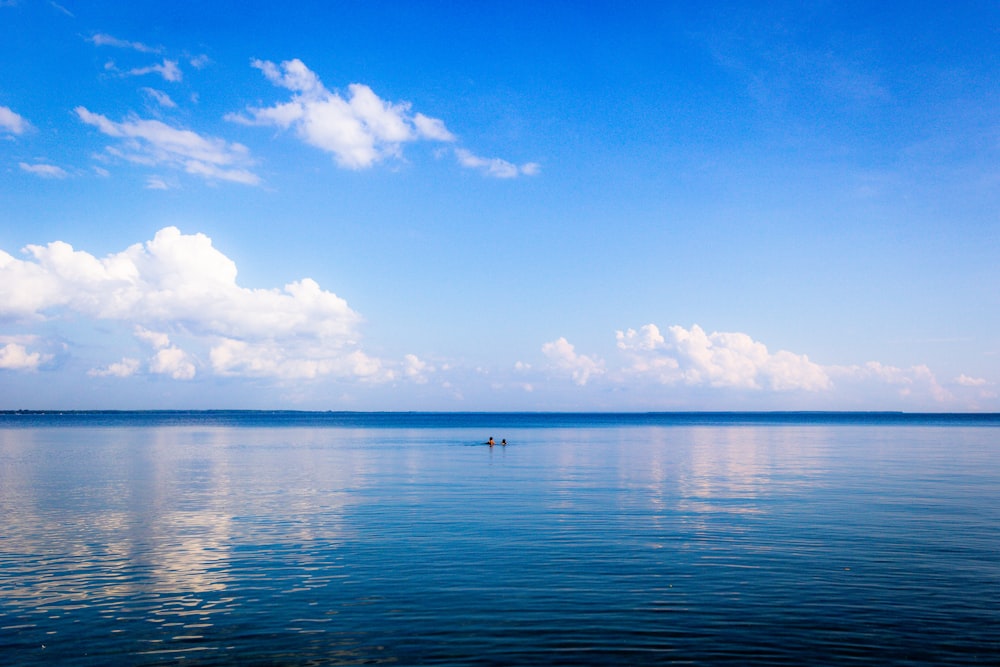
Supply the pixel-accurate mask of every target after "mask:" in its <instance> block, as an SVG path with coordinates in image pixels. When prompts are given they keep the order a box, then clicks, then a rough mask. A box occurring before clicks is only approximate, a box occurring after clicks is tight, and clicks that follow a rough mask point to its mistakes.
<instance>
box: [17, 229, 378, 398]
mask: <svg viewBox="0 0 1000 667" xmlns="http://www.w3.org/2000/svg"><path fill="white" fill-rule="evenodd" d="M25 253H26V254H27V255H28V257H29V258H28V259H25V260H19V259H15V258H14V257H12V256H11V255H9V254H8V253H6V252H3V251H2V250H0V317H8V318H14V319H17V320H21V321H31V320H33V319H34V320H37V319H40V318H51V317H60V316H62V315H64V314H65V315H69V316H75V317H79V316H83V317H88V318H94V319H98V320H111V321H120V322H124V323H126V324H128V325H129V326H133V327H135V329H134V333H135V335H136V337H138V338H139V339H140V340H143V341H144V342H146V343H148V344H149V345H151V346H152V347H153V348H154V349H155V350H156V354H155V356H154V357H153V359H152V360H151V361H150V365H149V368H150V371H152V372H155V373H165V374H167V375H170V376H172V377H175V378H178V379H186V378H190V377H193V376H194V374H195V370H196V364H195V363H194V361H193V359H194V358H195V357H192V356H191V355H190V354H188V353H187V352H184V351H182V350H181V349H180V348H179V347H178V346H176V345H174V344H173V343H172V342H171V340H170V337H169V336H168V334H167V332H172V333H171V335H177V336H179V337H182V338H184V340H185V343H184V346H183V347H184V348H189V349H192V348H200V349H202V350H204V351H205V352H204V356H201V358H203V359H204V358H208V359H209V360H210V364H211V368H212V370H213V371H214V372H216V373H218V374H221V375H250V376H264V377H277V378H312V377H320V376H324V375H335V376H351V377H362V378H368V379H384V378H388V377H391V373H389V372H388V371H385V370H383V369H382V364H381V362H380V361H379V360H378V359H374V358H371V357H368V356H367V355H366V354H365V353H364V352H363V351H362V350H361V349H360V347H359V345H358V343H357V338H358V334H357V327H358V325H359V324H360V317H359V316H358V315H357V313H355V312H354V311H353V310H352V309H351V308H350V307H349V306H348V305H347V302H346V301H344V300H343V299H341V298H340V297H338V296H337V295H336V294H334V293H332V292H328V291H325V290H323V289H321V288H320V286H319V285H318V284H317V283H316V282H315V281H313V280H311V279H309V278H304V279H302V280H298V281H294V282H291V283H289V284H287V285H285V286H284V288H282V289H249V288H245V287H241V286H239V285H238V284H237V282H236V276H237V269H236V265H235V263H233V261H232V260H231V259H229V258H228V257H226V256H225V255H224V254H222V253H221V252H219V251H218V250H216V249H215V248H214V247H213V246H212V241H211V239H209V238H208V237H207V236H205V235H203V234H193V235H185V234H182V233H181V232H180V231H179V230H178V229H177V228H175V227H167V228H164V229H161V230H160V231H159V232H157V234H156V236H155V237H154V238H153V239H152V240H151V241H148V242H146V243H144V244H136V245H133V246H130V247H129V248H126V249H125V250H124V251H122V252H119V253H116V254H112V255H108V256H107V257H104V258H103V259H99V258H97V257H94V256H93V255H91V254H89V253H86V252H83V251H77V250H74V249H73V248H72V246H70V245H69V244H67V243H64V242H61V241H55V242H52V243H49V244H48V245H46V246H37V245H29V246H27V248H25Z"/></svg>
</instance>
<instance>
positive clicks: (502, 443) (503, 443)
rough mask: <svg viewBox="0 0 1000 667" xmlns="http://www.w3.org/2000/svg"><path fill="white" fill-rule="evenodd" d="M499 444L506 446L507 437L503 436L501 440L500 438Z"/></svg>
mask: <svg viewBox="0 0 1000 667" xmlns="http://www.w3.org/2000/svg"><path fill="white" fill-rule="evenodd" d="M500 444H501V445H502V446H504V447H506V446H507V438H504V439H503V440H501V441H500Z"/></svg>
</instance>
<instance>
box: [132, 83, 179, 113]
mask: <svg viewBox="0 0 1000 667" xmlns="http://www.w3.org/2000/svg"><path fill="white" fill-rule="evenodd" d="M140 90H142V92H144V93H146V95H147V96H149V97H150V98H151V99H152V100H153V101H154V102H156V103H157V104H159V105H160V106H161V107H165V108H167V109H174V108H176V107H177V103H176V102H174V101H173V100H172V99H170V95H167V94H166V93H165V92H163V91H162V90H157V89H156V88H140Z"/></svg>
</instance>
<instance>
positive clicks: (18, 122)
mask: <svg viewBox="0 0 1000 667" xmlns="http://www.w3.org/2000/svg"><path fill="white" fill-rule="evenodd" d="M30 128H31V123H29V122H28V121H27V120H25V119H24V117H23V116H21V115H20V114H18V113H15V112H14V111H13V110H12V109H10V107H4V106H0V132H8V133H10V134H24V133H25V132H27V131H28V130H29V129H30Z"/></svg>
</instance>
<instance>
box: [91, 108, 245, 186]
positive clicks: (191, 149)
mask: <svg viewBox="0 0 1000 667" xmlns="http://www.w3.org/2000/svg"><path fill="white" fill-rule="evenodd" d="M76 114H77V116H78V117H79V118H80V120H81V121H83V122H84V123H87V124H88V125H93V126H94V127H96V128H97V129H98V130H100V131H101V132H102V133H104V134H106V135H108V136H109V137H114V138H116V139H120V140H121V141H120V143H119V144H118V145H117V146H115V147H109V149H108V151H109V153H111V154H112V155H116V156H118V157H121V158H123V159H125V160H127V161H129V162H132V163H135V164H143V165H150V166H155V165H166V166H169V167H172V168H174V169H180V170H182V171H184V172H187V173H189V174H192V175H195V176H200V177H202V178H205V179H207V180H222V181H230V182H233V183H244V184H247V185H257V184H258V183H260V178H259V177H258V176H257V175H256V174H254V173H253V172H252V171H250V170H249V169H248V167H249V166H251V165H252V164H253V160H252V159H251V157H250V151H249V150H248V149H247V147H246V146H243V145H242V144H238V143H227V142H226V141H224V140H222V139H218V138H214V137H203V136H201V135H199V134H197V133H195V132H193V131H191V130H185V129H179V128H175V127H171V126H170V125H167V124H166V123H164V122H162V121H159V120H144V119H140V118H135V117H133V118H129V119H128V120H126V121H123V122H120V123H117V122H115V121H112V120H110V119H108V118H107V117H106V116H103V115H101V114H97V113H93V112H91V111H89V110H87V109H86V108H84V107H77V108H76Z"/></svg>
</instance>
